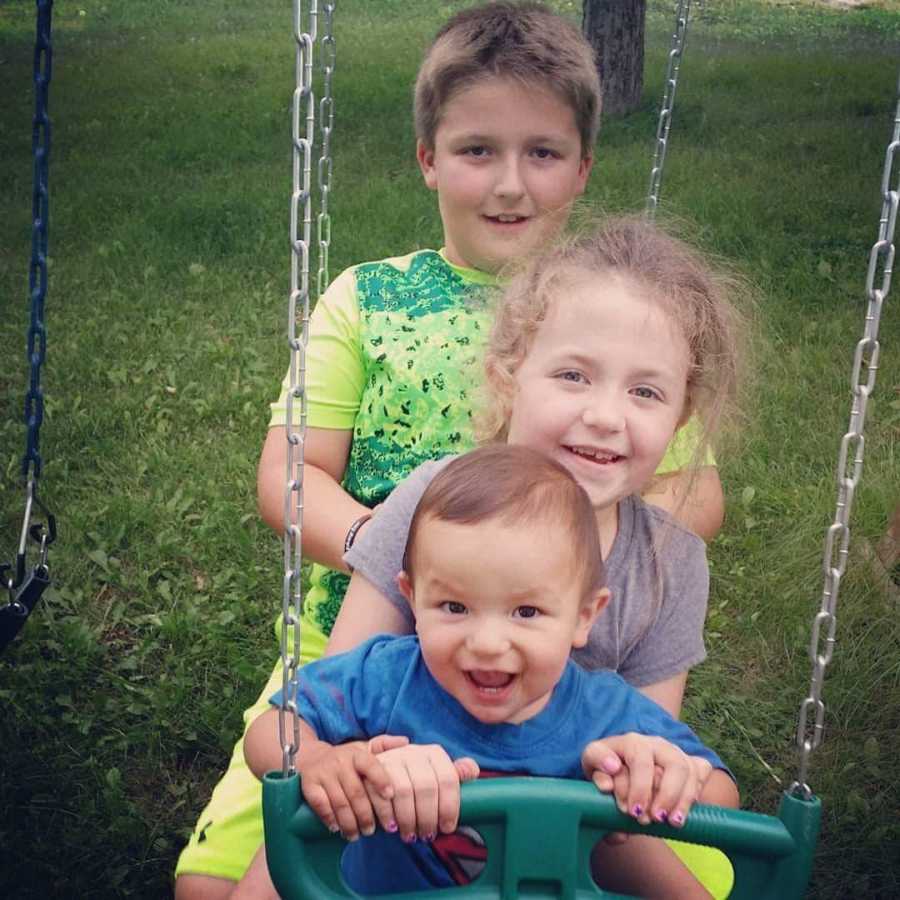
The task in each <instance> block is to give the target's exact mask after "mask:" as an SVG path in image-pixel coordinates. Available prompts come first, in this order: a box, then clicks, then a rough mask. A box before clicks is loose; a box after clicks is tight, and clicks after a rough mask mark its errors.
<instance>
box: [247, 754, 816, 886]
mask: <svg viewBox="0 0 900 900" xmlns="http://www.w3.org/2000/svg"><path fill="white" fill-rule="evenodd" d="M263 815H264V820H265V835H266V858H267V861H268V864H269V872H270V873H271V876H272V880H273V881H274V883H275V886H276V888H277V889H278V892H279V894H280V895H281V896H282V897H283V898H285V900H331V898H344V897H358V896H360V895H359V894H357V893H356V892H355V891H353V890H351V889H350V888H349V887H347V885H346V883H345V882H344V879H343V877H342V876H341V872H340V858H341V853H342V851H343V849H344V846H345V844H344V842H343V841H342V840H341V838H340V837H339V836H335V835H333V834H331V833H330V832H329V831H328V829H327V828H325V826H324V825H323V824H322V823H321V822H320V821H319V819H318V818H317V817H316V815H315V813H313V812H312V810H311V809H309V808H308V807H306V806H304V805H303V803H302V802H301V794H300V778H299V776H297V775H292V776H290V777H287V778H285V777H284V776H283V775H282V773H281V772H270V773H269V774H268V775H266V777H265V778H264V780H263ZM820 819H821V804H820V802H819V800H818V799H817V798H815V797H813V798H811V799H810V800H804V799H802V798H800V797H795V796H793V795H791V794H788V793H785V794H784V795H783V796H782V800H781V807H780V809H779V812H778V818H776V817H774V816H766V815H759V814H756V813H750V812H744V811H743V810H725V809H722V808H720V807H714V806H703V805H697V806H694V807H693V808H692V809H691V814H690V816H689V818H688V821H687V822H686V823H685V825H684V827H683V828H680V829H675V828H671V827H669V826H666V825H649V826H641V825H639V824H638V823H637V822H635V821H634V820H633V819H631V818H629V817H628V816H625V815H623V814H622V813H621V812H619V810H618V808H617V807H616V805H615V802H614V801H613V799H612V798H611V797H609V796H607V795H604V794H601V793H599V792H598V791H597V789H596V788H595V787H594V786H593V785H592V784H591V783H589V782H586V781H566V780H561V779H553V778H492V779H485V780H483V781H475V782H471V783H469V784H465V785H463V788H462V810H461V821H463V822H465V823H466V824H467V825H471V826H472V827H474V828H477V829H478V831H479V832H480V834H481V835H482V837H483V838H484V840H485V843H486V844H487V847H488V859H487V864H486V865H485V869H484V871H483V872H482V873H481V875H479V877H478V878H477V879H476V880H475V881H474V882H473V883H472V884H470V885H467V886H465V887H458V888H444V889H440V890H435V891H416V892H413V893H404V894H381V895H379V897H380V898H382V900H421V898H426V897H428V898H438V897H439V898H446V900H451V898H456V897H460V898H467V900H515V898H518V897H528V898H532V900H537V898H539V900H551V898H552V900H556V898H562V900H576V898H577V900H582V898H592V900H593V898H597V897H607V898H610V897H611V898H616V897H623V896H626V895H622V894H613V893H610V892H608V891H602V890H601V889H600V888H598V887H597V886H596V884H594V881H593V880H592V878H591V874H590V862H589V858H590V853H591V849H592V848H593V846H594V845H595V844H596V843H597V841H599V840H601V839H602V838H603V837H604V835H606V834H607V833H608V832H610V831H629V832H639V833H642V834H651V835H654V836H655V837H665V838H672V839H675V840H680V841H687V842H690V843H695V844H705V845H707V846H711V847H717V848H718V849H719V850H721V851H722V852H723V853H724V854H725V855H726V856H727V857H728V858H729V859H730V860H731V863H732V865H733V866H734V880H735V886H734V889H733V891H732V892H731V895H730V896H731V897H732V898H734V900H751V898H752V900H766V898H771V900H790V898H799V897H802V896H803V893H804V891H805V889H806V884H807V882H808V880H809V874H810V871H811V868H812V860H813V852H814V850H815V846H816V840H817V838H818V834H819V822H820Z"/></svg>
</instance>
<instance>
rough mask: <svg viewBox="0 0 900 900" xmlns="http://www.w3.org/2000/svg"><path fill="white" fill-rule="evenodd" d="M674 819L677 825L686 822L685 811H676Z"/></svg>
mask: <svg viewBox="0 0 900 900" xmlns="http://www.w3.org/2000/svg"><path fill="white" fill-rule="evenodd" d="M672 821H673V822H674V823H675V824H676V825H683V824H684V813H680V812H677V813H675V815H674V816H672Z"/></svg>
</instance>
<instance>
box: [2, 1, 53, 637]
mask: <svg viewBox="0 0 900 900" xmlns="http://www.w3.org/2000/svg"><path fill="white" fill-rule="evenodd" d="M36 7H37V10H36V25H35V45H34V117H33V119H32V132H31V150H32V156H33V158H34V178H33V191H32V204H31V209H32V216H31V218H32V225H31V262H30V266H29V271H28V290H29V294H30V298H31V317H30V322H29V326H28V333H27V354H28V362H29V367H30V372H29V385H28V391H27V393H26V395H25V425H26V439H25V455H24V456H23V457H22V476H23V478H24V480H25V485H26V487H25V513H24V515H23V519H22V530H21V533H20V537H19V545H18V551H17V554H16V564H15V571H14V572H13V573H12V575H10V576H9V577H4V579H3V580H4V582H5V584H4V586H5V587H6V589H7V590H8V591H9V592H10V602H9V604H8V605H7V606H6V607H4V608H3V609H2V612H3V613H4V626H3V629H2V632H3V634H2V636H0V637H2V639H3V642H4V643H6V642H8V640H11V639H12V637H14V636H15V633H16V632H17V631H18V630H19V629H20V628H21V625H22V624H24V621H25V619H26V618H27V616H28V614H29V613H30V612H31V610H32V608H33V607H34V604H35V603H36V602H37V599H38V598H39V597H40V594H41V593H43V588H44V587H46V585H47V584H48V583H49V582H48V578H47V575H48V571H47V547H48V546H49V545H50V544H52V543H53V541H54V539H55V538H56V520H55V518H54V517H53V515H52V514H51V513H50V512H49V510H48V509H47V508H46V507H45V506H44V504H43V503H42V502H41V500H40V498H39V497H38V493H37V486H38V480H39V479H40V476H41V464H42V461H41V454H40V430H41V423H42V422H43V419H44V392H43V390H42V389H41V366H42V365H43V363H44V358H45V356H46V352H47V332H46V328H45V326H44V299H45V297H46V295H47V234H48V223H49V214H50V187H49V177H50V174H49V160H50V116H49V113H48V94H49V88H50V78H51V76H52V69H53V47H52V43H51V22H52V13H53V0H36ZM35 505H37V506H38V507H39V508H40V509H41V511H42V512H43V513H44V515H45V516H46V517H47V526H46V528H45V527H44V525H43V524H42V523H35V524H34V525H32V524H31V516H32V511H33V509H34V506H35ZM29 537H31V538H32V540H34V541H37V542H38V544H39V545H40V551H39V559H38V564H37V566H36V567H35V569H34V571H33V573H32V575H31V576H29V581H28V582H27V583H26V584H25V587H24V588H22V590H21V591H19V592H18V593H16V594H14V593H13V592H14V591H15V590H16V589H17V588H19V587H20V586H21V585H22V584H23V582H26V572H25V560H26V550H27V544H28V538H29ZM9 568H11V567H10V566H6V565H4V566H0V574H2V573H4V572H5V571H6V569H9ZM7 614H10V615H11V616H12V617H14V618H15V619H16V620H17V621H15V622H13V621H12V619H11V618H10V615H7ZM7 625H9V626H11V627H7Z"/></svg>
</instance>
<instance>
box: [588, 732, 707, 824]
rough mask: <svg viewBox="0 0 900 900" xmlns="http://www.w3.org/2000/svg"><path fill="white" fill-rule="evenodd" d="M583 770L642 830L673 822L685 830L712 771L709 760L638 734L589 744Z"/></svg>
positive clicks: (660, 739) (656, 738)
mask: <svg viewBox="0 0 900 900" xmlns="http://www.w3.org/2000/svg"><path fill="white" fill-rule="evenodd" d="M581 765H582V768H583V769H584V773H585V775H586V776H587V777H588V778H590V779H591V780H592V781H593V782H594V784H595V785H597V787H598V788H599V789H600V790H601V791H604V792H605V793H609V792H612V793H614V794H615V798H616V804H617V805H618V807H619V809H620V810H621V811H622V812H623V813H625V814H626V815H630V816H634V818H636V819H637V820H638V821H639V822H641V823H642V824H643V825H648V824H649V823H650V822H651V821H653V822H668V823H669V824H670V825H674V826H675V827H676V828H680V827H681V826H682V825H684V822H685V820H686V819H687V814H688V810H689V809H690V808H691V806H692V805H693V804H694V802H695V801H696V800H697V798H698V797H699V796H700V792H701V791H702V789H703V785H704V783H705V781H706V779H707V778H708V777H709V775H710V772H711V771H712V766H711V765H710V764H709V762H707V761H706V760H705V759H702V758H701V757H698V756H688V755H687V754H686V753H685V752H684V751H683V750H680V749H679V748H678V747H676V746H675V745H674V744H670V743H669V742H668V741H666V740H664V739H663V738H659V737H648V736H647V735H642V734H634V733H631V734H622V735H617V736H615V737H610V738H604V739H603V740H599V741H593V742H592V743H590V744H588V745H587V747H586V748H585V750H584V752H583V753H582V755H581Z"/></svg>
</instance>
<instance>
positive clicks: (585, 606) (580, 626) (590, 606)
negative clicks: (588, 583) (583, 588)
mask: <svg viewBox="0 0 900 900" xmlns="http://www.w3.org/2000/svg"><path fill="white" fill-rule="evenodd" d="M609 598H610V593H609V588H600V590H599V591H596V592H595V593H594V594H593V595H592V596H591V597H590V598H589V599H588V600H585V601H584V603H582V604H581V609H579V610H578V622H577V623H576V625H575V635H574V637H573V638H572V646H573V647H583V646H584V645H585V644H586V643H587V641H588V635H589V634H590V633H591V629H592V628H593V627H594V622H595V621H596V620H597V616H599V615H600V613H602V612H603V610H604V609H606V604H607V603H609Z"/></svg>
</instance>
